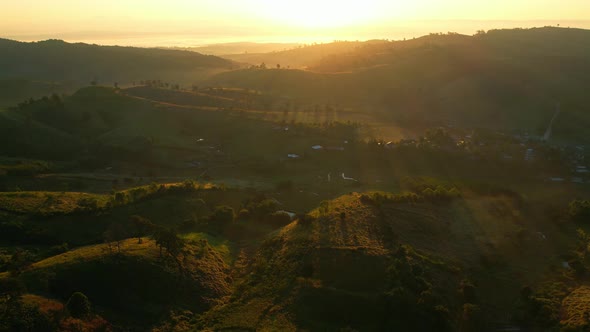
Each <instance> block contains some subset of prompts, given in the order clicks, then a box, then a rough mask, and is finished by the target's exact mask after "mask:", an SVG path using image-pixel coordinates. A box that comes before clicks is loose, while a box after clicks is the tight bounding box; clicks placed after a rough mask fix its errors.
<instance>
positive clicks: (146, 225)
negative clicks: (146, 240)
mask: <svg viewBox="0 0 590 332" xmlns="http://www.w3.org/2000/svg"><path fill="white" fill-rule="evenodd" d="M130 219H131V224H132V225H133V226H134V227H135V236H136V237H137V243H142V242H143V239H142V237H143V236H145V235H147V234H149V233H150V232H152V230H153V229H154V227H155V225H154V224H153V223H152V222H151V221H150V220H149V219H147V218H144V217H142V216H138V215H133V216H131V218H130Z"/></svg>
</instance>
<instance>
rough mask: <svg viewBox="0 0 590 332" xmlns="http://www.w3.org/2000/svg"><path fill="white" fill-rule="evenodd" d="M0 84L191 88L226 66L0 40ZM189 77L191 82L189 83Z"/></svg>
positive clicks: (158, 52) (186, 56) (157, 52)
mask: <svg viewBox="0 0 590 332" xmlns="http://www.w3.org/2000/svg"><path fill="white" fill-rule="evenodd" d="M0 64H1V65H0V79H5V78H25V79H31V80H51V81H74V82H78V83H84V84H88V83H89V82H90V81H93V80H97V81H98V82H100V83H105V84H109V85H110V84H112V83H113V82H119V83H121V84H123V83H125V84H130V83H131V82H132V81H138V82H139V80H145V79H155V78H157V79H171V80H172V79H173V80H174V81H175V82H187V80H188V81H189V82H192V81H194V80H195V78H196V77H199V76H203V75H204V74H206V73H207V72H209V71H211V70H227V69H229V68H231V67H232V63H231V62H230V61H228V60H224V59H221V58H218V57H215V56H207V55H202V54H199V53H196V52H189V51H177V50H162V49H145V48H134V47H120V46H99V45H88V44H82V43H77V44H70V43H66V42H63V41H61V40H47V41H41V42H31V43H24V42H17V41H13V40H7V39H0ZM191 77H192V78H191Z"/></svg>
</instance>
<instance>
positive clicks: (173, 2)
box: [0, 0, 590, 46]
mask: <svg viewBox="0 0 590 332" xmlns="http://www.w3.org/2000/svg"><path fill="white" fill-rule="evenodd" d="M5 2H6V3H5V4H3V11H2V12H3V13H2V15H1V16H3V17H2V19H1V20H0V30H1V31H3V37H5V38H12V39H17V40H23V41H32V40H42V39H47V38H60V39H64V40H66V41H72V42H77V41H81V42H90V43H98V44H119V45H136V46H191V45H200V44H208V43H216V42H227V41H258V42H261V41H275V42H276V41H281V42H309V41H332V40H335V39H339V40H342V39H346V40H356V39H360V40H365V39H373V38H389V39H402V38H410V37H416V36H420V35H423V34H427V33H430V32H435V31H440V32H447V31H455V32H460V33H466V34H472V33H474V32H475V31H476V30H479V29H492V28H513V27H532V26H543V25H554V26H555V25H561V26H571V27H579V28H589V27H590V20H588V19H587V16H588V15H587V14H588V13H590V2H588V1H585V0H570V1H567V4H565V5H564V2H560V1H555V0H541V1H532V0H520V1H509V0H499V1H494V2H488V3H485V4H482V3H480V2H473V1H467V0H450V1H434V0H417V1H411V2H409V1H407V2H404V1H385V0H367V1H332V0H324V1H311V0H304V1H269V0H247V1H243V0H240V1H238V0H223V1H219V0H218V1H213V0H201V1H189V0H170V1H166V2H163V1H156V0H142V1H140V0H125V1H115V0H105V1H101V2H100V3H96V2H95V3H94V4H92V5H89V4H88V3H87V2H80V1H74V0H57V1H52V2H48V1H41V0H28V1H18V2H17V1H11V2H8V1H5Z"/></svg>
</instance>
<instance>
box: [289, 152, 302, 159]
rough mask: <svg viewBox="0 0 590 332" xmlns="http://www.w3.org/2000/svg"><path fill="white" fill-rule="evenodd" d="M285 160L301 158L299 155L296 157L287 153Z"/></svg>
mask: <svg viewBox="0 0 590 332" xmlns="http://www.w3.org/2000/svg"><path fill="white" fill-rule="evenodd" d="M287 158H291V159H298V158H301V156H300V155H298V154H294V153H289V154H288V155H287Z"/></svg>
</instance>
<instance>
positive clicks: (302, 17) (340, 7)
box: [259, 0, 379, 28]
mask: <svg viewBox="0 0 590 332" xmlns="http://www.w3.org/2000/svg"><path fill="white" fill-rule="evenodd" d="M378 2H379V1H378V0H365V1H362V0H360V1H346V0H340V1H338V0H298V1H280V0H260V7H259V9H260V11H261V13H262V14H263V15H264V16H265V17H267V18H269V19H271V20H274V21H277V23H282V24H286V25H290V26H294V27H301V28H336V27H342V26H350V25H355V24H362V23H368V22H369V21H370V20H371V19H374V18H376V17H377V16H378V15H379V6H378V5H377V4H378Z"/></svg>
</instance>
